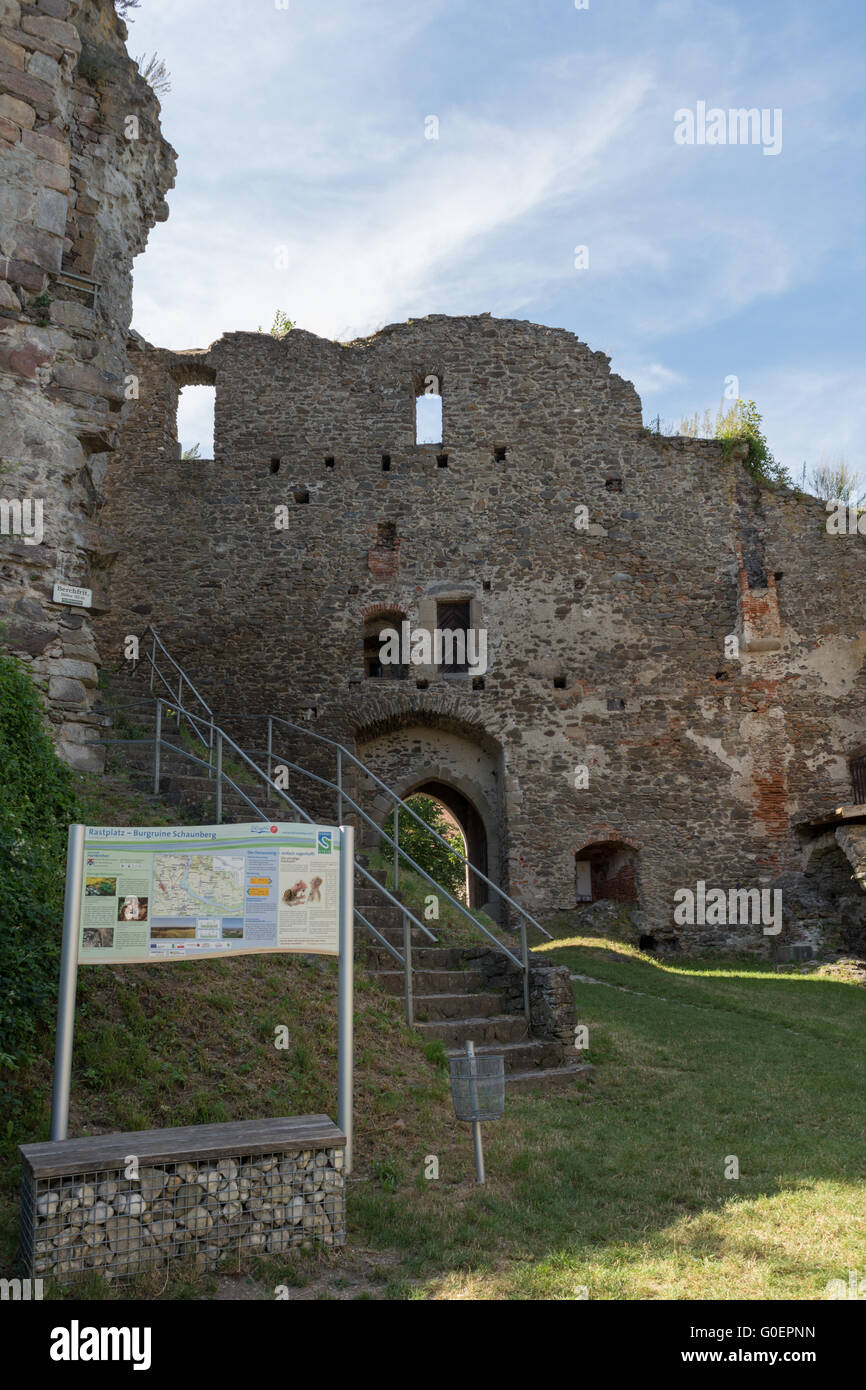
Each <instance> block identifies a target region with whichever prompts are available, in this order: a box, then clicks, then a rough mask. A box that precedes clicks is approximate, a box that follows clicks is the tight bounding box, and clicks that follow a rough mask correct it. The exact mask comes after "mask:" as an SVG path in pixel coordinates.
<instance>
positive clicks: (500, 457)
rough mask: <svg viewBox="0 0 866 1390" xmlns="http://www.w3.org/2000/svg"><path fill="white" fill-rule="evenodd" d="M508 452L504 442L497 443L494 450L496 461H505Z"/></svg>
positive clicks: (494, 459)
mask: <svg viewBox="0 0 866 1390" xmlns="http://www.w3.org/2000/svg"><path fill="white" fill-rule="evenodd" d="M506 452H507V450H506V448H505V445H504V444H497V445H496V447H495V448H494V450H493V461H494V463H504V462H505V455H506Z"/></svg>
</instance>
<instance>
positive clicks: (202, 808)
mask: <svg viewBox="0 0 866 1390" xmlns="http://www.w3.org/2000/svg"><path fill="white" fill-rule="evenodd" d="M146 694H147V690H146V687H144V685H143V683H140V682H138V681H134V680H131V679H129V678H125V679H123V678H121V679H120V680H118V681H116V682H112V695H113V697H114V700H113V709H114V713H115V715H117V714H118V713H120V716H121V720H122V721H129V722H130V723H132V724H134V725H135V732H136V734H137V735H138V736H141V735H144V734H146V735H148V736H149V735H151V734H152V730H153V726H154V722H155V721H154V716H153V712H152V709H149V708H148V707H147V706H146V705H142V704H141V703H140V702H141V698H142V696H146ZM118 696H120V698H118ZM111 736H112V735H111V734H109V737H111ZM115 736H117V735H115ZM120 736H124V735H122V734H121V735H120ZM163 736H164V738H167V739H170V740H171V741H172V742H177V736H176V734H175V733H174V732H173V730H172V726H171V725H170V724H169V725H168V726H167V727H166V726H164V728H163ZM120 769H122V770H123V771H125V772H126V774H127V775H129V776H130V778H131V780H132V781H133V784H134V785H137V786H138V787H140V788H141V790H142V791H145V792H147V793H148V794H150V793H152V790H153V746H152V744H150V743H138V744H135V743H133V744H118V745H114V746H112V747H110V748H109V750H108V757H107V763H106V770H107V771H111V770H120ZM243 785H244V790H245V792H246V793H247V795H249V796H250V798H251V800H252V801H253V802H254V804H255V805H256V806H258V807H259V808H260V810H262V811H263V812H264V813H265V814H266V815H268V816H275V817H278V818H280V819H285V816H284V811H285V810H287V809H288V808H286V807H285V803H283V805H282V807H281V805H280V802H279V800H278V798H276V797H275V798H274V799H273V800H272V801H270V802H268V801H267V799H266V794H265V787H264V784H263V783H261V782H259V783H258V784H256V783H255V782H253V781H250V782H247V781H246V780H245V781H244V784H243ZM159 792H160V800H162V801H163V802H166V803H167V804H169V805H173V806H176V807H178V808H179V809H181V810H183V811H184V812H186V813H187V814H189V815H191V816H194V817H195V818H196V819H197V820H198V821H199V822H200V823H202V824H207V823H209V822H211V821H212V820H213V819H214V816H215V793H214V783H213V781H212V779H210V778H209V777H207V776H204V775H201V774H200V773H199V772H198V771H197V770H196V769H195V767H194V765H193V764H191V763H190V762H189V761H188V760H187V759H186V758H184V757H183V755H182V754H181V753H176V752H174V751H172V750H171V749H169V748H165V747H163V749H162V753H161V772H160V786H159ZM289 795H293V792H292V789H291V788H290V789H289ZM297 799H298V800H299V802H300V804H302V805H303V796H302V795H301V794H300V793H298V798H297ZM222 812H223V821H224V822H226V823H231V822H233V821H245V820H249V819H251V817H253V815H254V812H253V811H252V810H251V808H250V807H249V805H248V804H247V803H246V802H245V801H244V799H243V797H241V796H239V795H238V794H237V792H235V791H234V790H233V789H232V788H231V787H229V786H227V785H224V786H223V795H222ZM373 877H374V878H376V880H377V881H378V882H380V883H383V884H384V883H385V880H386V875H385V874H384V873H383V872H373ZM394 896H395V897H396V898H398V899H399V900H400V901H401V902H402V901H403V898H402V895H401V894H400V893H396V894H394ZM355 905H356V907H358V908H359V909H360V911H361V912H362V913H363V914H364V916H365V917H366V918H367V919H368V921H369V922H370V923H371V924H372V925H373V926H374V927H375V928H376V929H377V930H378V931H379V932H381V934H382V936H383V937H385V939H386V940H387V941H389V942H390V943H391V944H392V945H393V946H394V947H396V949H397V950H398V951H400V952H401V953H402V950H403V927H402V917H401V913H400V910H399V908H398V907H395V906H394V905H393V904H391V903H388V902H385V901H384V900H383V898H382V896H381V895H380V894H377V892H376V890H375V889H374V888H373V887H372V886H371V885H370V883H369V882H368V881H367V880H365V879H364V878H363V876H362V875H360V874H356V876H355ZM437 935H438V932H437ZM355 951H356V956H357V957H358V961H359V963H360V964H362V965H363V966H364V968H366V969H367V971H368V972H369V973H370V974H371V975H372V976H373V978H374V979H375V980H376V982H377V984H378V985H379V986H380V987H381V988H382V989H383V990H384V991H386V992H387V993H388V994H391V995H395V996H399V997H400V998H402V997H403V993H404V975H403V971H402V969H401V968H400V966H399V965H398V963H397V962H396V961H395V959H394V957H393V956H391V955H390V954H389V952H388V951H386V950H385V949H384V947H382V946H380V945H378V944H377V942H376V941H375V938H373V937H372V936H371V935H370V933H369V932H367V931H366V930H365V928H364V927H363V926H362V925H361V924H360V923H358V922H356V924H355ZM490 954H491V952H490V950H489V949H488V946H487V943H486V942H485V941H484V939H483V938H482V936H481V934H480V933H479V944H478V946H477V947H472V946H444V945H441V944H440V945H437V946H433V945H431V944H430V941H429V939H428V938H427V937H426V936H424V934H423V933H422V932H421V931H420V930H419V929H418V928H417V927H414V928H413V929H412V963H413V988H414V1026H415V1029H416V1030H417V1032H418V1033H420V1034H421V1036H422V1037H423V1038H425V1039H427V1040H428V1041H433V1040H438V1041H440V1042H441V1043H442V1044H443V1046H444V1049H445V1052H446V1054H447V1055H449V1056H454V1055H456V1054H458V1053H462V1052H463V1050H464V1044H465V1043H466V1042H467V1040H469V1039H471V1040H472V1041H473V1042H474V1043H475V1051H476V1054H477V1055H480V1056H484V1055H485V1054H502V1056H503V1057H504V1058H505V1074H506V1081H507V1083H508V1085H509V1087H516V1086H525V1085H530V1084H537V1083H539V1082H544V1083H545V1086H546V1087H547V1086H548V1085H549V1086H551V1087H557V1088H559V1087H570V1086H571V1085H572V1084H573V1083H574V1082H575V1081H577V1080H581V1079H583V1078H585V1076H586V1075H587V1074H588V1073H590V1072H591V1071H592V1067H591V1066H590V1065H589V1064H585V1063H584V1064H581V1063H580V1061H579V1056H580V1054H579V1053H576V1052H575V1051H574V1047H573V1042H566V1041H564V1040H562V1039H558V1038H555V1037H538V1036H533V1034H532V1033H531V1031H530V1027H529V1024H528V1022H527V1020H526V1017H525V1015H524V1012H523V1007H522V997H521V999H520V1001H519V1004H517V1003H516V1001H515V998H514V992H513V991H512V992H511V997H510V998H509V997H508V993H507V992H506V991H503V990H497V989H495V988H491V987H490V985H489V983H488V984H485V971H484V970H483V969H482V968H481V962H480V959H479V957H481V956H484V955H487V956H489V955H490ZM505 959H507V958H505V957H503V960H505ZM487 973H489V972H487Z"/></svg>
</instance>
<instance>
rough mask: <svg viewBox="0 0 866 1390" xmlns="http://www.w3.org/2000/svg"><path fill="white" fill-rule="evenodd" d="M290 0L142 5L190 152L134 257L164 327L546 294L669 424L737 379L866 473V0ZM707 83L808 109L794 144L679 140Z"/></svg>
mask: <svg viewBox="0 0 866 1390" xmlns="http://www.w3.org/2000/svg"><path fill="white" fill-rule="evenodd" d="M278 2H279V3H281V2H282V0H245V3H241V2H240V0H183V3H182V4H181V3H178V0H142V4H141V8H140V9H139V10H138V11H135V12H133V18H132V22H131V23H130V26H129V28H130V40H129V47H130V50H131V51H132V53H133V54H135V55H138V54H139V53H142V52H146V53H151V52H152V51H154V50H156V51H157V52H158V53H159V55H160V56H161V57H162V58H163V59H164V60H165V62H166V64H167V66H168V68H169V71H170V73H171V81H172V90H171V92H170V93H168V94H167V95H165V96H164V97H163V98H162V106H163V118H162V119H163V129H164V132H165V134H166V136H167V138H168V139H169V140H170V141H171V142H172V144H173V145H174V146H175V148H176V149H177V151H178V154H179V160H178V178H177V186H176V188H175V189H174V190H173V191H172V192H170V193H169V195H168V201H169V205H170V208H171V216H170V218H169V220H168V222H167V223H165V224H162V225H160V226H158V227H157V228H155V229H154V231H153V232H152V233H151V236H150V241H149V243H148V247H147V250H146V251H145V253H144V254H143V255H142V256H140V257H139V258H138V260H137V261H136V263H135V281H134V283H135V292H134V324H135V327H136V328H137V329H138V331H139V332H141V333H143V334H144V335H145V337H147V338H148V339H149V340H150V341H151V342H154V343H158V344H160V345H161V346H166V347H176V348H194V347H203V346H207V345H208V344H209V343H210V342H212V341H213V340H214V339H215V338H217V337H219V336H220V334H221V333H223V332H226V331H230V330H233V329H256V328H258V327H260V326H261V327H264V328H268V327H270V324H271V322H272V320H273V316H274V311H275V309H277V308H280V309H283V310H285V311H287V312H288V314H289V315H290V317H291V318H293V319H294V320H295V321H296V322H297V324H298V326H299V327H302V328H307V329H309V330H311V331H312V332H314V333H320V334H322V335H324V336H328V337H335V338H340V339H346V338H351V337H356V336H361V335H365V334H367V333H371V332H374V331H375V330H376V329H377V328H380V327H382V326H383V325H384V324H387V323H393V322H396V321H400V320H405V319H406V318H418V317H421V316H422V315H424V314H427V313H447V314H474V313H481V312H485V311H490V312H491V313H492V314H494V315H495V316H497V317H501V318H523V319H532V320H534V321H536V322H538V323H545V324H551V325H555V326H558V327H563V328H567V329H569V330H570V331H572V332H574V333H576V334H577V335H578V336H579V337H580V338H582V339H583V340H584V341H585V342H587V343H589V345H590V346H591V347H592V348H594V349H601V350H603V351H605V352H607V353H608V354H609V355H610V356H611V359H612V367H613V369H614V370H615V371H617V372H619V373H620V374H621V375H623V376H625V377H628V378H629V379H630V380H632V381H634V383H635V385H636V387H637V389H638V391H639V392H640V395H641V398H642V401H643V406H644V418H645V419H646V420H649V419H651V418H654V417H655V416H656V415H661V418H662V421H663V423H665V422H667V423H669V424H673V425H674V426H675V423H676V422H677V421H679V419H680V418H681V416H682V415H684V414H691V413H692V412H694V411H695V410H700V411H703V410H704V409H705V408H710V409H711V410H712V411H713V412H714V411H715V409H716V407H717V406H718V404H719V401H720V399H721V397H722V394H723V391H724V387H725V380H726V378H727V377H729V376H735V377H736V378H737V379H738V384H739V388H740V394H741V395H742V396H744V397H745V398H754V399H755V401H756V402H757V403H758V407H759V409H760V410H761V411H762V412H763V414H764V421H765V427H766V430H767V434H768V437H769V440H770V444H771V447H772V448H773V450H774V452H775V454H776V456H777V457H778V458H779V459H780V460H781V461H782V462H784V463H785V464H787V466H788V467H789V468H790V469H791V471H792V473H793V474H794V476H795V478H796V479H797V480H798V481H799V478H800V473H801V468H802V464H803V462H804V461H805V462H807V463H808V464H809V466H810V467H811V466H813V465H815V464H817V463H819V462H820V461H821V460H822V458H823V459H826V460H837V459H838V458H839V457H840V456H842V457H845V458H846V459H847V461H848V463H849V465H850V466H851V467H853V468H854V469H856V470H857V471H859V473H860V474H861V477H862V478H863V486H864V489H866V447H864V439H866V349H864V334H863V331H862V319H863V304H864V295H863V292H862V288H861V287H862V280H863V270H864V261H866V238H864V225H863V224H864V158H863V150H864V144H866V107H864V103H863V97H862V93H863V79H862V73H863V70H864V67H866V53H864V50H866V9H864V6H863V3H862V0H821V3H815V2H814V0H810V2H808V3H807V0H784V3H783V0H760V3H759V4H755V3H754V0H749V3H746V2H745V0H736V2H735V3H729V4H715V3H711V2H710V3H708V2H707V0H659V2H658V3H652V0H589V8H588V9H577V8H576V7H575V3H574V0H471V3H470V0H462V3H451V2H450V0H413V3H412V4H411V5H409V4H407V3H405V0H288V3H287V7H286V8H284V9H282V8H277V3H278ZM699 102H704V103H706V106H707V107H708V108H714V107H715V108H722V109H723V110H724V111H726V112H727V111H728V110H729V109H730V108H738V107H748V108H753V107H754V108H757V109H758V110H767V111H768V112H773V111H776V110H778V111H781V126H780V130H781V136H782V139H781V149H780V151H779V153H778V154H775V155H770V154H765V153H764V150H763V148H762V146H761V145H760V144H741V143H726V144H724V145H720V144H716V145H710V144H691V145H686V144H678V143H676V142H675V140H674V130H675V113H676V112H677V111H680V110H683V109H689V110H691V111H697V106H698V103H699ZM431 116H434V117H436V119H437V121H438V139H430V138H427V135H428V134H429V133H431V131H432V129H433V124H432V123H431V121H430V120H429V119H428V118H429V117H431ZM578 246H585V247H587V248H588V262H589V263H588V266H587V267H586V268H585V269H578V268H576V266H575V259H576V257H575V248H576V247H578ZM578 259H579V258H578ZM188 394H189V393H185V398H184V408H183V412H182V418H181V431H182V438H183V439H184V442H185V443H190V442H192V440H193V439H200V440H202V441H203V444H205V448H204V452H206V453H209V452H210V446H209V443H207V442H206V440H205V435H206V424H205V416H204V413H203V407H202V405H201V403H200V401H195V400H191V401H190V403H189V404H187V402H186V396H187V395H188Z"/></svg>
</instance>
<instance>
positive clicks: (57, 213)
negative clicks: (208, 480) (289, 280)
mask: <svg viewBox="0 0 866 1390" xmlns="http://www.w3.org/2000/svg"><path fill="white" fill-rule="evenodd" d="M125 38H126V26H125V25H124V23H123V22H122V21H121V20H120V19H118V17H117V16H116V14H115V10H114V5H113V3H112V0H83V2H82V0H34V3H32V4H23V3H22V4H19V3H17V0H0V456H2V461H0V498H2V500H3V503H5V504H6V505H5V506H3V507H2V508H0V511H2V518H0V522H2V534H0V623H2V624H3V625H4V627H5V641H6V644H7V646H8V647H9V648H10V649H11V650H12V651H13V652H14V653H16V654H17V655H19V656H21V657H23V658H24V659H25V660H26V661H28V662H29V663H30V664H31V667H32V672H33V675H34V678H35V679H36V680H37V681H38V682H39V683H40V685H42V686H43V687H44V688H45V690H46V695H47V704H48V710H49V714H50V717H51V720H52V723H53V726H54V732H55V735H56V738H57V740H58V746H59V749H60V751H61V753H62V754H63V756H64V757H65V758H66V759H67V761H69V762H71V763H73V765H75V766H78V767H85V768H86V767H94V766H98V764H99V761H100V760H99V755H98V753H96V752H94V751H92V750H88V749H86V748H85V747H84V743H85V741H86V740H88V739H90V738H92V737H94V735H95V734H96V733H97V732H98V731H99V726H100V725H101V724H102V723H104V719H101V718H100V716H99V715H98V714H97V713H95V712H94V711H93V701H94V694H95V689H96V684H97V663H98V656H97V651H96V645H95V642H94V637H93V630H92V622H91V618H92V615H93V614H96V613H100V612H104V611H105V609H106V606H107V603H108V596H107V591H106V587H105V571H106V568H107V566H108V565H109V564H110V562H111V559H112V557H113V554H114V551H115V548H116V542H115V541H114V539H113V538H112V537H111V536H110V535H109V533H108V532H107V530H106V529H105V528H102V530H99V529H98V528H97V526H96V525H95V522H94V518H95V515H96V511H97V509H98V506H99V503H100V500H101V492H100V489H101V487H102V483H103V480H104V478H105V473H106V468H107V461H108V457H109V454H110V451H111V450H112V449H113V448H114V443H115V439H116V434H117V429H118V426H119V424H120V421H121V418H122V414H123V411H124V408H125V401H126V397H127V396H128V395H129V394H130V393H131V392H132V391H134V384H133V383H131V382H130V381H129V377H128V373H129V364H128V361H127V357H126V338H127V333H128V330H129V322H130V317H131V289H132V260H133V257H134V256H136V255H137V254H138V253H139V252H140V251H142V250H143V249H144V245H145V241H146V239H147V234H148V232H149V230H150V228H151V227H152V226H153V224H154V222H156V221H161V220H164V219H165V218H166V217H167V215H168V209H167V206H166V204H165V202H164V195H165V193H166V190H167V189H168V188H170V187H171V185H172V183H173V181H174V170H175V161H174V151H173V150H172V149H171V147H170V146H169V145H167V144H166V142H165V141H164V140H163V138H162V135H161V132H160V126H159V103H158V101H157V99H156V97H155V95H154V93H153V91H152V90H151V88H150V87H149V86H148V85H147V83H146V82H145V81H144V80H143V78H142V77H141V76H140V74H139V72H138V69H137V67H136V65H135V63H133V62H132V60H131V59H130V58H129V56H128V54H127V52H126V47H125ZM22 507H23V508H24V511H23V512H22V510H21V509H22ZM22 516H23V518H24V521H23V524H22V523H21V518H22ZM37 518H40V523H39V524H37ZM40 531H41V533H42V534H41V535H40V534H39V532H40ZM37 538H38V539H37ZM56 581H63V582H65V583H68V584H71V585H75V586H79V587H82V588H89V589H92V590H93V608H92V610H86V609H76V608H71V607H64V606H61V605H58V604H55V603H54V602H53V592H54V584H55V582H56Z"/></svg>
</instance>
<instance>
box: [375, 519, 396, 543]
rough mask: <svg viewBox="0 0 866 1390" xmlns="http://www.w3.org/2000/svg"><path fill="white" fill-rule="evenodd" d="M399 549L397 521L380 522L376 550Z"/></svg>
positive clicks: (377, 530) (377, 529)
mask: <svg viewBox="0 0 866 1390" xmlns="http://www.w3.org/2000/svg"><path fill="white" fill-rule="evenodd" d="M396 547H397V523H396V521H380V522H379V524H378V525H377V527H376V549H377V550H395V549H396Z"/></svg>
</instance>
